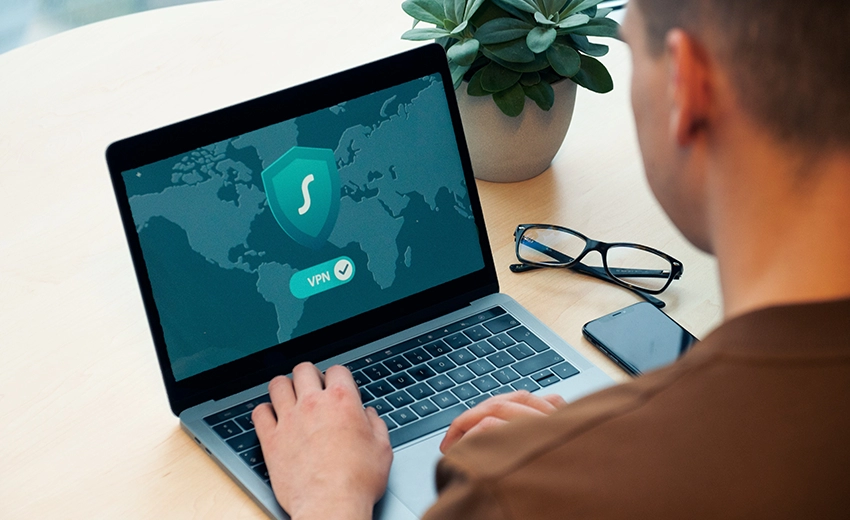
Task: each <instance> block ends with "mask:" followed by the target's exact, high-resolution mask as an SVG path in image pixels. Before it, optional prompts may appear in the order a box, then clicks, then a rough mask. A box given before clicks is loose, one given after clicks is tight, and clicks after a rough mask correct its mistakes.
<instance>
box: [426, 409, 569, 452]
mask: <svg viewBox="0 0 850 520" xmlns="http://www.w3.org/2000/svg"><path fill="white" fill-rule="evenodd" d="M546 404H547V405H549V406H552V405H551V404H549V403H546ZM552 408H554V407H552ZM546 415H547V414H546V413H544V412H542V411H540V410H538V409H537V408H534V407H532V406H528V405H526V404H523V403H518V402H514V401H512V400H507V399H496V398H495V397H491V398H490V399H487V400H486V401H484V402H483V403H481V404H479V405H478V406H476V407H474V408H471V409H469V410H467V411H465V412H464V413H462V414H460V415H459V416H458V417H457V418H456V419H455V420H454V421H452V424H451V426H449V431H447V432H446V436H445V438H443V442H442V444H441V445H440V450H441V451H445V450H447V449H448V448H449V446H451V445H453V444H454V443H456V442H457V441H458V440H460V438H461V437H463V436H464V434H465V433H466V432H468V431H469V430H470V429H472V428H473V427H474V426H475V425H476V424H478V423H479V422H481V421H482V420H484V418H485V417H496V418H498V419H504V420H506V421H510V420H511V419H514V418H516V417H528V416H541V417H542V416H546Z"/></svg>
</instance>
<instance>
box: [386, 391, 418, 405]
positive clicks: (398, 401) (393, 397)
mask: <svg viewBox="0 0 850 520" xmlns="http://www.w3.org/2000/svg"><path fill="white" fill-rule="evenodd" d="M387 402H389V403H390V404H391V405H393V406H394V407H395V408H401V407H402V406H407V405H409V404H410V403H412V402H413V398H412V397H410V394H408V393H407V392H405V391H404V390H399V391H398V392H396V393H394V394H390V395H388V396H387Z"/></svg>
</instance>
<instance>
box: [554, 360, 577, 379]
mask: <svg viewBox="0 0 850 520" xmlns="http://www.w3.org/2000/svg"><path fill="white" fill-rule="evenodd" d="M552 372H555V373H556V374H558V377H560V378H561V379H566V378H568V377H572V376H574V375H576V374H578V369H577V368H576V367H574V366H572V365H571V364H569V363H566V362H564V363H561V364H560V365H558V366H554V367H552Z"/></svg>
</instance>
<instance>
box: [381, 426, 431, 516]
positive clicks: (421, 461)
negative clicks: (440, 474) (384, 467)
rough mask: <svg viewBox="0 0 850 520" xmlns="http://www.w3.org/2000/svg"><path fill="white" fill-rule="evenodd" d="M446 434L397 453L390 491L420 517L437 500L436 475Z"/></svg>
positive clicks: (391, 472) (391, 473)
mask: <svg viewBox="0 0 850 520" xmlns="http://www.w3.org/2000/svg"><path fill="white" fill-rule="evenodd" d="M444 435H445V432H440V433H438V434H437V435H433V436H431V437H429V438H428V439H425V440H423V441H421V442H418V443H416V444H414V445H413V446H410V447H408V448H404V449H402V450H401V451H397V452H396V453H395V457H394V459H393V466H392V469H391V470H390V481H389V485H388V489H389V490H390V491H391V492H392V493H393V494H394V495H395V496H396V497H397V498H398V499H399V500H401V501H402V503H403V504H404V505H406V506H407V507H408V508H410V510H411V511H413V513H414V514H416V516H418V517H421V516H422V515H424V514H425V511H427V510H428V508H429V507H431V504H433V503H434V501H435V500H437V487H436V482H435V478H434V475H435V472H436V468H437V462H438V461H439V460H440V457H442V454H441V453H440V442H442V440H443V436H444Z"/></svg>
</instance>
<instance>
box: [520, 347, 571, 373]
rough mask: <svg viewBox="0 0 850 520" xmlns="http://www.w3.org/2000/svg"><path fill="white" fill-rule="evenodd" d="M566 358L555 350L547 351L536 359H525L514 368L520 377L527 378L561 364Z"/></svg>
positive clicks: (535, 357)
mask: <svg viewBox="0 0 850 520" xmlns="http://www.w3.org/2000/svg"><path fill="white" fill-rule="evenodd" d="M508 350H510V349H508ZM563 360H564V358H562V357H561V355H560V354H558V353H557V352H555V351H554V350H547V351H546V352H544V353H542V354H537V355H536V356H534V357H530V358H528V359H524V360H522V361H520V362H519V363H517V364H515V365H514V366H513V369H514V370H516V371H517V372H518V373H519V374H520V375H522V376H527V375H528V374H533V373H534V372H537V371H539V370H543V369H544V368H548V367H550V366H552V365H554V364H555V363H560V362H561V361H563Z"/></svg>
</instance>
